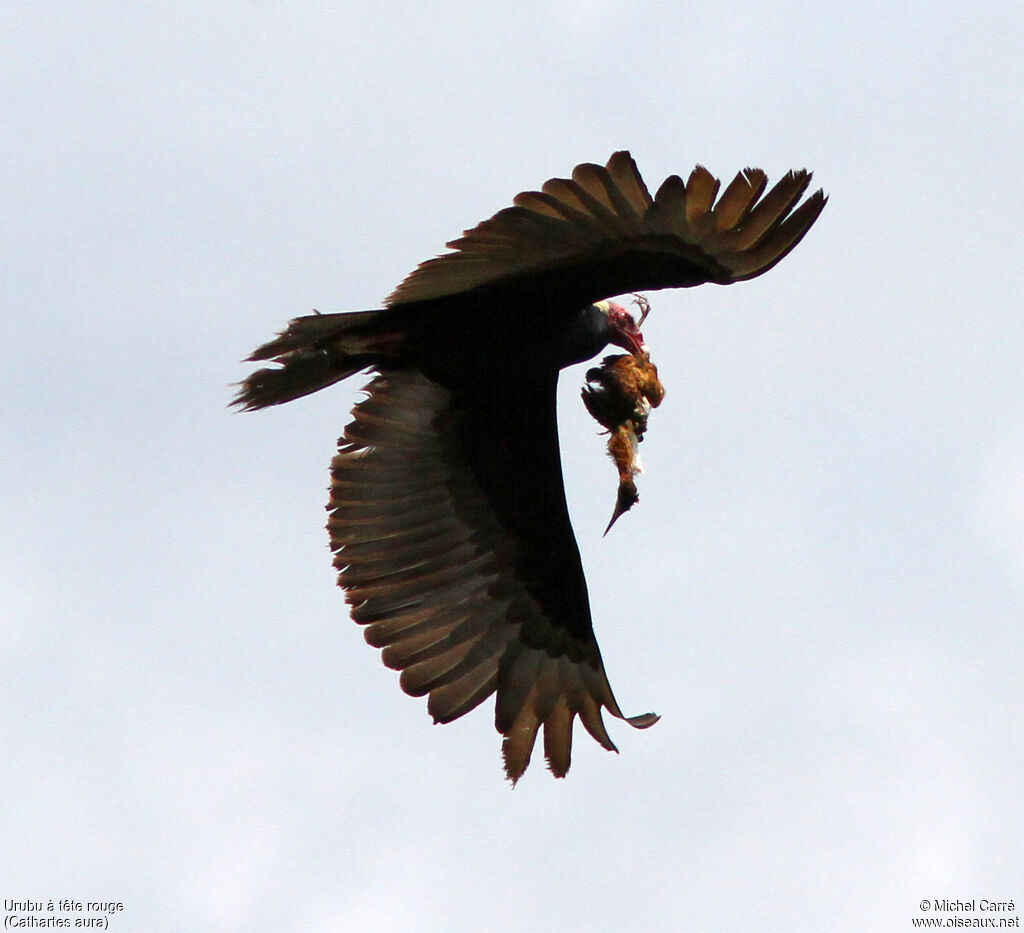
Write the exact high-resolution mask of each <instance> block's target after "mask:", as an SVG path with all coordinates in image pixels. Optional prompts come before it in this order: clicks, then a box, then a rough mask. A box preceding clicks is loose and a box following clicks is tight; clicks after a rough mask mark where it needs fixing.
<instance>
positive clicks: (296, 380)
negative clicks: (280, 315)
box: [231, 311, 403, 411]
mask: <svg viewBox="0 0 1024 933" xmlns="http://www.w3.org/2000/svg"><path fill="white" fill-rule="evenodd" d="M402 336H403V335H402V333H401V331H400V329H398V328H397V327H395V326H394V323H393V321H392V319H391V317H390V315H388V313H387V312H386V311H353V312H348V313H344V314H310V315H307V316H305V317H297V318H295V320H293V321H290V322H289V323H288V326H287V327H286V328H285V329H284V330H283V331H282V332H281V333H280V334H278V335H277V336H276V337H275V338H274V339H273V340H271V341H270V342H268V343H265V344H263V346H262V347H260V348H259V349H257V350H256V351H255V352H254V353H253V354H252V356H250V357H249V360H250V361H262V360H269V361H271V362H273V363H277V364H278V365H277V366H275V367H274V368H272V369H259V370H257V371H256V372H254V373H253V374H252V375H251V376H249V377H248V378H247V379H244V380H243V381H242V382H240V383H239V384H238V395H237V396H236V397H235V399H234V401H233V402H232V403H231V404H232V405H237V406H238V407H239V408H241V409H243V410H245V411H252V410H254V409H256V408H266V407H267V406H268V405H280V404H281V403H282V402H290V401H291V400H292V399H295V398H301V397H302V396H303V395H309V394H310V393H311V392H316V391H318V390H319V389H324V388H326V387H327V386H329V385H333V384H334V383H335V382H338V381H339V380H341V379H345V378H346V377H347V376H351V375H353V374H354V373H357V372H359V371H360V370H363V369H367V368H368V367H371V366H375V365H379V364H381V363H384V362H386V361H388V360H393V359H394V358H395V357H396V355H397V354H398V353H399V352H400V347H401V342H402Z"/></svg>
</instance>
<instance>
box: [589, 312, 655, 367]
mask: <svg viewBox="0 0 1024 933" xmlns="http://www.w3.org/2000/svg"><path fill="white" fill-rule="evenodd" d="M596 304H597V307H599V308H600V309H601V310H602V311H603V312H604V313H605V315H606V316H607V318H608V342H609V343H611V344H614V345H615V346H617V347H622V349H623V350H628V351H629V352H630V353H632V354H633V355H634V356H640V354H641V353H642V352H643V349H644V335H643V334H642V333H640V328H639V326H638V325H637V323H636V321H634V320H633V315H632V314H630V313H629V312H628V311H627V310H626V309H625V308H624V307H622V305H620V304H616V303H615V302H614V301H598V302H597V303H596ZM646 316H647V314H646V309H645V311H644V315H643V317H646ZM640 321H641V323H643V318H641V319H640Z"/></svg>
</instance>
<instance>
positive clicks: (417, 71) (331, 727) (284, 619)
mask: <svg viewBox="0 0 1024 933" xmlns="http://www.w3.org/2000/svg"><path fill="white" fill-rule="evenodd" d="M2 18H3V28H2V30H0V62H2V64H0V82H2V83H0V124H2V126H3V128H4V130H3V135H4V143H3V145H2V146H0V179H2V185H0V191H2V192H3V194H2V199H3V206H2V209H0V215H2V217H3V221H2V230H0V241H2V242H0V268H2V269H3V274H2V279H0V299H2V318H0V320H2V325H0V327H2V334H3V345H4V347H5V351H6V352H5V353H4V363H3V366H2V368H0V412H2V414H0V418H2V422H0V423H2V429H3V435H4V443H3V445H2V453H0V458H2V459H0V471H2V472H0V516H2V521H3V525H4V534H3V535H2V537H0V613H2V617H3V630H4V635H3V643H2V645H3V649H2V652H3V657H2V676H0V708H2V710H3V713H2V716H3V720H2V721H3V730H4V736H3V748H4V754H3V762H2V764H0V787H2V795H3V796H2V800H3V811H4V816H3V818H2V820H0V853H2V854H0V897H3V898H7V899H23V898H32V899H37V900H43V901H45V900H47V899H49V898H54V899H59V898H72V899H77V900H81V901H87V900H94V899H102V900H114V901H121V902H123V903H124V910H123V913H121V914H118V915H115V916H114V917H113V918H112V919H111V923H110V929H111V930H115V931H122V933H123V931H143V930H144V931H152V933H163V931H175V933H178V931H192V930H195V931H204V933H206V931H214V933H219V931H235V930H246V931H252V930H255V931H262V930H268V931H270V930H273V931H299V930H346V931H348V930H358V931H363V930H365V931H371V933H377V931H381V933H390V931H396V933H397V931H408V930H413V929H415V930H422V931H425V933H434V931H437V933H468V931H479V930H488V931H491V930H493V931H502V933H523V931H547V930H583V929H585V930H587V931H589V933H605V931H620V930H629V931H641V933H648V931H650V933H661V931H667V930H677V929H678V930H698V931H705V930H706V931H731V930H738V929H757V930H765V931H783V930H786V931H821V930H837V931H866V930H872V931H874V930H879V931H889V930H892V931H903V930H909V929H911V928H912V927H911V920H912V918H915V917H921V916H924V914H922V913H921V910H920V908H919V904H920V902H921V900H922V899H932V898H942V897H949V898H960V899H961V900H964V899H971V898H973V899H978V900H980V899H982V898H987V899H989V900H1004V901H1005V900H1010V899H1014V900H1015V904H1016V913H1017V914H1020V913H1022V912H1024V903H1022V902H1024V880H1022V879H1024V875H1022V874H1021V866H1022V865H1024V812H1022V806H1021V803H1020V801H1021V800H1024V754H1022V733H1024V729H1022V727H1024V714H1022V712H1024V711H1022V700H1021V675H1022V661H1024V651H1022V634H1021V622H1022V617H1024V370H1022V365H1021V360H1022V356H1024V302H1022V299H1024V287H1022V285H1024V276H1022V272H1021V261H1020V250H1021V226H1020V224H1021V220H1020V219H1021V217H1022V215H1024V196H1022V187H1024V186H1022V184H1021V177H1020V153H1021V150H1022V148H1024V129H1022V108H1021V97H1022V92H1024V82H1022V70H1024V69H1022V65H1021V57H1022V56H1021V49H1022V48H1024V18H1022V16H1021V9H1020V6H1019V5H1018V4H1016V3H1013V2H1010V0H1006V2H1002V3H985V2H977V0H975V2H971V3H966V2H965V3H953V2H948V3H940V2H933V3H928V2H921V3H895V2H892V3H878V2H875V3H872V2H866V3H859V4H834V5H832V6H829V5H823V4H821V3H806V2H786V0H782V2H778V3H775V4H773V5H769V6H766V5H764V4H754V3H749V4H748V3H739V2H717V3H705V4H700V5H696V4H688V3H679V4H675V5H671V4H665V3H663V2H659V3H654V2H633V3H626V2H615V0H594V2H582V0H578V2H545V3H537V2H525V3H524V2H516V3H509V2H494V3H488V4H482V3H476V2H463V0H455V2H450V3H444V4H424V5H420V6H417V5H410V4H401V5H397V4H396V5H391V4H381V3H379V2H375V3H356V2H349V3H330V2H320V3H313V2H290V3H262V2H256V3H239V2H220V3H198V2H187V3H186V2H181V3H152V2H134V3H130V4H129V3H113V2H102V0H101V2H93V3H62V2H54V0H51V2H47V3H36V2H32V3H29V2H17V0H12V2H8V3H7V4H6V5H5V7H4V11H3V13H2ZM619 148H628V149H630V150H631V151H632V152H633V154H634V156H635V158H636V159H637V161H638V163H639V166H640V169H641V171H642V172H643V174H644V176H645V178H646V179H647V181H648V184H649V185H650V186H651V187H652V189H653V188H654V187H656V186H657V185H658V184H659V183H660V182H661V180H662V179H663V178H664V177H665V176H666V175H668V174H670V173H673V172H678V173H682V174H685V173H687V172H689V170H690V169H691V168H692V167H693V165H694V163H696V162H698V161H699V162H702V163H704V164H706V165H707V166H708V167H709V168H710V169H711V171H712V172H714V173H715V174H717V175H719V176H727V177H731V175H732V174H733V173H735V171H736V170H738V169H739V168H741V167H743V166H745V165H759V166H761V167H763V168H764V169H765V170H766V171H767V172H768V173H769V176H770V178H771V179H772V180H774V179H775V178H777V177H778V176H779V175H780V174H781V173H782V172H784V171H785V170H787V169H789V168H795V167H801V166H807V167H809V168H812V169H814V171H815V185H817V184H820V185H821V186H823V187H824V188H825V189H826V190H827V191H828V192H829V194H830V196H831V201H830V203H829V205H828V207H827V208H826V210H825V213H824V214H823V215H822V217H821V219H820V220H819V222H818V224H817V226H816V227H815V228H814V229H813V230H812V231H811V233H810V234H809V235H808V236H807V238H806V239H805V240H804V242H803V243H802V244H801V245H800V246H799V247H798V248H797V250H796V251H795V252H794V253H793V254H791V255H790V257H788V258H787V259H786V260H785V261H784V262H783V263H782V264H781V265H780V266H778V267H777V268H776V269H774V270H772V271H771V272H770V273H769V274H768V275H766V276H765V277H763V278H760V279H756V280H754V281H753V282H750V283H746V284H742V285H737V286H733V287H730V288H715V287H711V286H708V287H705V288H702V289H696V290H688V291H678V292H661V293H652V294H651V295H650V297H651V299H652V303H653V306H654V311H653V312H652V316H651V318H650V321H649V323H648V325H647V327H646V328H645V333H646V336H647V339H648V342H649V344H650V346H651V348H652V352H653V356H654V359H655V361H656V362H657V363H658V365H659V368H660V371H661V375H662V378H663V381H664V382H665V385H666V387H667V390H668V397H667V399H666V402H665V404H664V406H663V407H662V408H661V409H659V410H658V411H657V412H656V413H655V415H654V416H653V417H652V419H651V426H650V432H649V435H648V439H647V440H646V441H645V444H644V461H645V464H646V466H647V470H648V472H647V473H646V474H645V475H644V476H643V477H642V478H641V488H640V493H641V502H640V504H639V505H638V506H637V507H636V509H634V510H633V512H632V513H630V514H629V515H627V516H626V517H624V518H623V519H621V520H620V521H619V523H618V524H617V525H616V527H615V529H614V530H613V532H612V533H611V534H609V536H608V537H607V538H605V539H602V538H601V531H602V530H603V528H604V525H605V523H606V522H607V520H608V516H609V514H610V511H611V507H612V503H613V500H614V493H615V473H614V469H613V467H612V466H611V464H610V463H609V462H608V460H607V459H606V457H605V455H604V452H603V440H602V439H601V438H600V437H598V436H597V434H596V431H595V425H594V424H593V423H592V422H591V421H590V419H589V418H588V417H587V415H586V414H585V412H584V411H583V408H582V405H581V404H580V402H579V399H578V391H579V386H580V384H581V382H582V373H583V369H582V368H581V369H579V370H575V371H569V373H567V375H566V377H565V379H564V384H563V392H564V399H563V400H564V411H563V451H564V455H565V460H566V463H565V471H566V478H567V483H568V485H569V489H570V500H571V506H572V509H573V513H574V519H575V524H576V530H577V535H578V537H579V540H580V546H581V549H582V551H583V555H584V561H585V563H586V566H587V571H588V577H589V580H590V586H591V597H592V602H593V603H594V606H595V623H596V626H597V631H598V637H599V639H600V642H601V646H602V649H603V652H604V655H605V660H606V664H607V668H608V671H609V676H610V678H611V682H612V685H613V687H614V688H615V691H616V693H617V695H618V698H619V700H620V702H621V703H622V705H623V708H624V709H625V710H626V711H627V712H631V713H636V712H643V711H646V710H649V709H653V710H656V711H658V712H660V713H661V714H662V716H663V719H662V721H661V722H660V723H659V724H658V725H657V726H656V727H654V728H653V729H652V730H650V731H648V732H644V733H637V732H633V731H632V730H630V729H629V728H628V727H625V726H624V725H623V724H621V723H616V722H614V721H613V722H612V723H611V726H610V727H611V728H612V730H613V736H614V738H615V740H616V742H617V743H618V745H619V747H620V750H621V754H620V755H618V756H616V755H610V754H608V753H606V752H604V751H602V750H601V749H600V748H598V747H597V746H596V745H595V744H594V743H593V742H591V741H590V739H589V738H588V737H586V736H585V735H584V734H582V730H580V729H579V728H577V733H578V735H577V743H576V748H575V750H574V751H575V753H574V762H573V769H572V771H571V773H570V775H569V777H568V779H567V780H565V781H555V780H553V779H552V778H551V777H550V775H549V774H548V773H547V772H546V771H545V769H544V767H543V764H542V762H541V761H539V760H536V761H535V762H534V764H533V766H532V767H531V769H530V771H528V772H527V775H526V777H525V778H524V779H523V780H522V781H521V782H520V784H519V786H518V787H516V789H515V790H514V791H512V790H510V788H509V786H508V785H507V783H506V782H505V781H504V780H503V779H502V772H501V766H500V754H499V737H498V735H497V734H496V733H495V732H494V730H493V725H492V713H491V710H490V705H489V704H488V705H487V706H485V707H482V708H481V709H479V710H477V711H476V712H475V713H474V714H473V715H471V716H469V717H467V718H465V719H464V720H461V721H459V722H458V723H455V724H453V725H450V726H446V727H435V726H432V725H431V723H430V719H429V717H428V716H427V714H426V711H425V704H424V703H423V702H422V701H419V700H412V699H409V698H408V697H405V696H403V695H402V694H401V692H400V691H399V689H398V686H397V677H396V676H395V674H394V673H393V672H390V671H387V670H386V669H384V668H383V666H382V665H381V664H380V662H379V660H378V658H377V656H376V655H377V653H376V652H375V651H374V650H373V649H370V648H369V647H367V646H366V645H365V644H364V643H363V640H362V634H361V632H360V631H359V630H358V628H357V627H356V626H355V625H353V624H352V623H351V622H350V621H348V619H347V615H346V611H345V605H344V602H343V599H342V594H341V592H340V591H338V590H337V589H336V587H335V586H334V582H333V572H332V570H331V566H330V555H329V553H328V550H327V546H326V534H325V532H324V530H323V523H324V520H325V514H324V511H323V505H324V502H325V498H326V493H325V488H326V483H327V466H328V463H329V460H330V457H331V454H332V451H333V449H334V442H335V439H336V437H337V436H338V434H339V433H340V432H341V430H342V428H343V426H344V424H345V422H346V419H347V414H348V410H349V408H350V407H351V405H352V403H353V401H354V399H355V398H356V390H357V389H358V387H359V384H360V382H359V380H353V381H352V384H351V385H346V386H340V387H336V388H335V389H333V390H331V391H330V392H327V393H323V394H322V395H320V396H317V397H315V398H311V399H307V400H305V401H301V402H298V403H295V404H292V405H288V406H285V407H283V408H281V409H277V410H273V411H269V412H264V413H260V414H255V415H240V414H232V413H229V412H228V410H227V408H226V405H227V402H228V400H229V397H230V390H229V383H231V382H233V381H236V380H238V379H239V378H241V377H242V376H244V375H245V374H246V372H247V369H246V368H245V367H244V366H242V365H240V364H239V363H238V360H240V359H241V358H242V357H244V356H245V355H246V354H247V353H248V352H249V351H250V350H252V348H253V347H255V346H256V345H257V344H258V343H259V342H261V341H263V340H264V339H266V338H267V337H269V336H270V335H271V334H272V333H273V332H274V331H275V330H276V328H278V327H279V326H280V325H281V324H283V323H284V322H285V321H286V320H287V319H288V318H289V317H292V316H294V315H296V314H300V313H306V312H308V311H309V310H311V309H312V308H318V309H320V310H323V311H341V310H350V309H361V308H368V307H374V306H377V305H378V304H379V302H380V300H381V299H382V297H383V296H384V295H386V294H387V293H388V292H389V291H390V290H391V289H392V288H393V286H394V285H395V284H396V283H397V282H398V281H399V280H400V279H401V278H402V276H403V275H404V274H405V273H407V272H408V271H409V270H410V269H412V268H413V267H414V266H415V265H416V263H418V262H419V261H420V260H422V259H425V258H427V257H429V256H431V255H434V254H436V253H437V252H439V251H440V250H441V248H442V246H443V244H444V242H445V241H446V240H448V239H451V238H452V237H454V236H456V235H458V234H459V233H460V232H461V231H462V230H463V229H464V228H465V227H467V226H470V225H472V224H474V223H476V222H477V221H479V220H481V219H483V218H484V217H486V216H489V215H490V214H491V213H493V212H494V211H495V210H497V209H499V208H501V207H503V206H506V205H507V204H509V203H510V199H511V197H512V195H514V194H515V193H516V192H517V191H520V190H522V189H525V188H535V187H537V186H539V185H540V183H542V182H543V181H544V180H545V179H547V178H549V177H551V176H554V175H564V174H566V173H567V172H569V171H570V170H571V168H572V167H573V166H574V165H575V164H576V163H577V162H581V161H595V162H604V161H605V160H606V159H607V157H608V156H609V155H610V154H611V152H613V151H614V150H615V149H619ZM978 915H979V916H980V914H978ZM936 916H949V915H945V914H939V915H936Z"/></svg>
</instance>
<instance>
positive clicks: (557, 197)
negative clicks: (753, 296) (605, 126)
mask: <svg viewBox="0 0 1024 933" xmlns="http://www.w3.org/2000/svg"><path fill="white" fill-rule="evenodd" d="M810 180H811V173H810V172H808V171H803V170H801V171H793V172H789V173H788V174H787V175H785V176H784V177H783V178H782V179H781V180H780V181H779V182H777V183H776V184H775V186H774V187H773V188H772V189H771V190H770V191H769V192H768V193H767V194H765V195H764V197H762V194H764V191H765V187H766V185H767V179H766V177H765V173H764V172H762V171H761V170H760V169H751V168H748V169H745V170H744V171H742V172H740V173H739V174H738V175H737V176H736V177H735V178H734V179H733V181H732V182H731V183H730V184H729V186H728V187H727V188H726V189H725V191H724V192H722V194H721V196H720V197H718V198H717V201H716V196H717V195H718V191H719V186H720V185H719V181H718V179H716V178H714V177H713V176H712V175H711V174H710V173H709V172H708V170H707V169H705V168H704V167H702V166H697V168H695V169H694V170H693V172H692V173H691V174H690V177H689V179H688V180H687V181H686V182H684V181H683V180H682V179H681V178H680V177H679V176H678V175H672V176H670V177H669V178H667V179H666V180H665V182H664V183H663V184H662V186H661V187H660V188H659V189H658V191H657V193H656V194H655V195H654V197H653V198H652V197H651V195H650V193H649V192H648V190H647V186H646V185H645V184H644V181H643V179H642V178H641V177H640V173H639V172H638V171H637V167H636V163H635V162H634V161H633V159H632V157H631V156H630V154H629V153H628V152H616V153H615V154H614V155H613V156H612V157H611V159H609V160H608V164H607V165H606V166H605V167H603V168H602V167H601V166H599V165H593V164H591V163H584V164H582V165H578V166H577V167H576V168H575V169H574V170H573V173H572V178H571V179H565V178H554V179H552V180H551V181H549V182H547V183H546V184H545V185H544V186H543V188H542V189H541V190H540V191H525V192H523V193H522V194H519V195H517V196H516V197H515V200H514V203H515V206H514V207H509V208H505V209H504V210H502V211H499V212H498V213H497V214H495V215H494V216H493V217H492V218H491V219H490V220H485V221H484V222H483V223H481V224H478V225H477V226H476V227H474V228H473V229H472V230H467V231H466V233H465V234H464V235H463V236H462V237H460V238H459V239H457V240H453V241H452V242H450V243H448V244H447V245H448V246H449V247H450V248H451V249H452V250H454V252H451V253H446V254H444V255H442V256H438V257H437V258H436V259H430V260H427V261H426V262H424V263H422V264H421V265H420V266H419V267H418V268H417V269H416V270H415V271H414V272H412V273H411V274H410V275H409V276H408V277H407V278H406V279H405V280H404V281H403V282H402V283H401V284H400V285H399V286H398V288H396V289H395V291H394V292H393V293H392V294H391V296H390V297H389V298H388V304H390V305H400V304H406V303H410V302H418V301H430V300H433V299H437V298H441V297H445V296H450V295H454V294H459V293H462V292H468V291H472V290H475V289H481V288H503V289H508V290H510V291H512V292H519V291H529V292H531V293H533V294H542V295H546V296H549V298H550V299H552V300H551V302H550V303H551V304H555V303H557V302H562V303H566V304H568V305H569V306H579V305H583V304H587V303H589V302H592V301H597V300H599V299H602V298H608V297H610V296H612V295H621V294H625V293H627V292H635V291H642V290H644V289H657V288H669V287H672V288H679V287H686V286H691V285H701V284H703V283H705V282H714V283H717V284H719V285H727V284H729V283H730V282H739V281H742V280H743V279H750V278H753V277H754V276H757V275H760V274H761V273H762V272H766V271H767V270H768V269H770V268H771V267H772V266H773V265H775V263H777V262H778V261H779V260H780V259H782V258H783V257H784V256H785V255H786V254H787V253H788V252H789V251H790V250H791V249H792V248H793V247H794V246H796V244H797V243H799V242H800V239H801V238H802V237H803V235H804V234H805V233H806V232H807V231H808V230H809V229H810V227H811V225H812V224H813V223H814V221H815V220H816V219H817V217H818V215H819V214H820V213H821V210H822V208H823V207H824V206H825V202H826V200H827V199H826V197H825V195H824V193H823V192H822V191H820V190H819V191H816V192H815V193H814V194H812V195H811V196H810V197H809V198H808V199H807V200H806V201H804V203H803V204H801V205H800V206H799V207H797V208H796V209H795V210H794V207H795V205H796V203H797V202H798V201H799V200H800V197H801V195H802V194H803V193H804V191H805V190H806V189H807V186H808V184H809V183H810Z"/></svg>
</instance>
